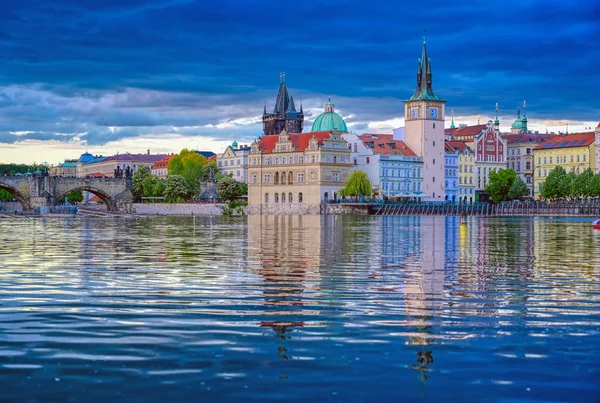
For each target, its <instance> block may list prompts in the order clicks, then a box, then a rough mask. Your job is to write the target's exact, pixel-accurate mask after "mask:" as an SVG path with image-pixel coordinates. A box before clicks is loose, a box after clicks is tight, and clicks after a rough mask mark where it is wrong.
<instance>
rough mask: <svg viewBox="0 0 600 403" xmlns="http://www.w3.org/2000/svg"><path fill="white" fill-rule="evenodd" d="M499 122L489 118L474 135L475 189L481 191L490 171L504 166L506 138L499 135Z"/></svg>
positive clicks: (487, 181) (495, 170)
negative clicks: (495, 122) (484, 125)
mask: <svg viewBox="0 0 600 403" xmlns="http://www.w3.org/2000/svg"><path fill="white" fill-rule="evenodd" d="M499 126H500V124H499V123H498V124H494V123H492V121H491V120H490V121H489V122H488V124H487V125H486V127H485V128H484V129H483V130H482V131H481V132H480V133H479V134H478V135H476V136H475V139H474V147H475V189H476V191H483V190H484V189H485V187H486V186H487V185H488V183H489V175H490V172H497V171H499V170H501V169H504V168H506V152H507V147H506V140H505V139H504V138H502V136H501V135H500V127H499Z"/></svg>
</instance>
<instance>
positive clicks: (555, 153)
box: [533, 132, 596, 197]
mask: <svg viewBox="0 0 600 403" xmlns="http://www.w3.org/2000/svg"><path fill="white" fill-rule="evenodd" d="M595 137H596V133H595V132H587V133H574V134H563V135H556V136H553V137H552V138H550V139H549V140H547V141H545V142H543V143H541V144H539V145H538V146H537V147H535V148H534V149H533V158H534V159H535V164H536V167H535V173H534V190H535V192H534V197H537V196H539V193H540V189H541V186H542V184H543V183H544V182H545V180H546V177H547V176H548V174H549V173H550V171H552V170H553V169H554V168H556V167H557V166H562V167H563V168H564V169H565V171H567V172H574V173H575V174H580V173H581V172H583V171H585V170H586V169H588V168H591V169H592V170H593V171H595V170H596V158H595V156H596V150H595V142H594V140H595Z"/></svg>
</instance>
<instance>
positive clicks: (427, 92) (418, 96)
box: [409, 35, 442, 101]
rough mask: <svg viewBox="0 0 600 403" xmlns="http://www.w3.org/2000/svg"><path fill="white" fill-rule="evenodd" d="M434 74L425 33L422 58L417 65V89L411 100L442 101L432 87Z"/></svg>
mask: <svg viewBox="0 0 600 403" xmlns="http://www.w3.org/2000/svg"><path fill="white" fill-rule="evenodd" d="M431 84H432V74H431V60H429V57H428V56H427V41H426V38H425V35H423V51H422V53H421V58H420V59H419V63H418V67H417V90H416V91H415V93H414V95H413V96H412V97H411V98H410V99H409V101H417V100H423V99H427V100H432V101H441V100H442V99H441V98H438V97H437V96H436V95H435V94H434V93H433V89H432V85H431Z"/></svg>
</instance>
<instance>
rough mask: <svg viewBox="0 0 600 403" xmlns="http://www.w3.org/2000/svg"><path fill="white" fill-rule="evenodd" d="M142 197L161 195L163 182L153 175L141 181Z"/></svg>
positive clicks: (163, 191) (163, 190)
mask: <svg viewBox="0 0 600 403" xmlns="http://www.w3.org/2000/svg"><path fill="white" fill-rule="evenodd" d="M142 189H143V194H144V197H161V196H163V195H164V193H165V183H164V182H163V181H162V180H160V179H159V178H157V177H156V176H154V175H150V176H147V177H146V178H145V179H144V180H143V181H142Z"/></svg>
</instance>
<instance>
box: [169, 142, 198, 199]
mask: <svg viewBox="0 0 600 403" xmlns="http://www.w3.org/2000/svg"><path fill="white" fill-rule="evenodd" d="M207 163H208V159H206V157H205V156H203V155H200V154H198V153H196V152H195V151H193V150H188V149H186V148H184V149H183V150H181V152H180V153H179V154H177V155H175V156H174V157H173V158H172V159H171V161H169V167H168V169H169V175H179V176H182V177H183V178H184V179H185V181H186V183H187V186H188V188H189V193H190V194H198V193H199V192H200V181H201V180H202V178H203V177H204V173H205V170H204V166H205V165H206V164H207Z"/></svg>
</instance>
